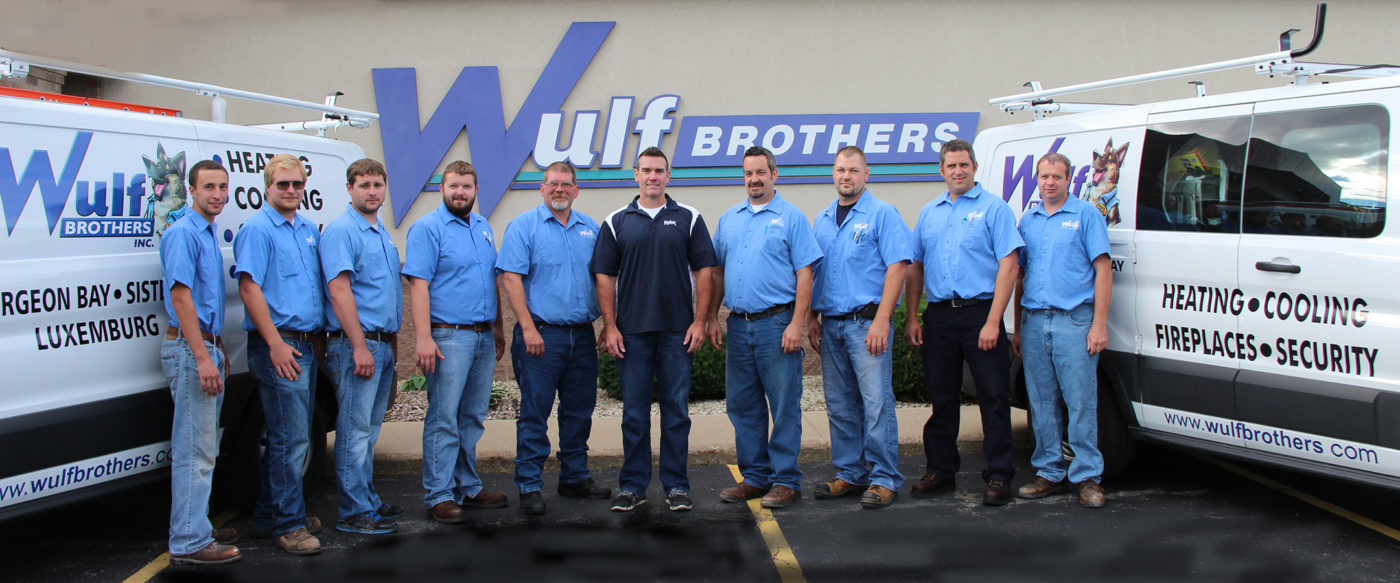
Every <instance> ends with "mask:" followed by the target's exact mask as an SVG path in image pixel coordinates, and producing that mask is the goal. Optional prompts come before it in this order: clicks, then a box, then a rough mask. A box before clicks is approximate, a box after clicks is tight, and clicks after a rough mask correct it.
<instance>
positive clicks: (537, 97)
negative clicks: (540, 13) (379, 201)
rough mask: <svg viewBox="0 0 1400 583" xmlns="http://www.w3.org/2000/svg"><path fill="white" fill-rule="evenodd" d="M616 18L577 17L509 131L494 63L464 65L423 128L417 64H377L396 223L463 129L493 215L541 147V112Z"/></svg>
mask: <svg viewBox="0 0 1400 583" xmlns="http://www.w3.org/2000/svg"><path fill="white" fill-rule="evenodd" d="M614 24H616V23H613V22H575V23H574V24H573V25H571V26H570V27H569V31H568V32H567V33H565V34H564V39H563V40H562V41H560V42H559V47H558V48H556V49H555V50H554V55H553V56H552V57H550V59H549V64H547V65H545V67H544V71H543V72H542V73H540V78H539V80H538V81H536V82H535V87H534V89H531V90H530V95H529V96H527V97H526V98H525V103H524V104H522V105H521V106H520V111H518V112H516V114H515V120H514V121H513V122H512V123H511V126H510V129H506V124H505V107H504V106H503V105H502V104H501V83H500V76H499V74H498V72H497V70H496V68H495V67H463V68H462V74H461V75H458V76H457V80H456V81H455V82H453V83H452V87H451V88H449V89H448V90H447V95H446V96H444V97H443V99H442V103H441V104H439V105H438V108H437V111H435V112H433V117H432V119H430V120H428V123H427V125H425V126H423V129H422V131H419V129H418V127H419V117H418V88H417V83H418V82H417V77H416V75H415V73H414V70H413V69H411V68H396V69H375V70H374V95H375V99H376V100H378V103H379V116H380V117H379V123H380V135H381V136H382V137H383V142H384V162H385V164H386V165H387V166H388V168H389V169H390V170H391V172H390V173H389V196H390V200H391V201H392V202H393V205H394V224H395V225H398V224H399V223H401V222H403V218H404V216H405V215H407V214H408V207H410V206H412V205H413V201H414V200H416V199H417V198H418V195H419V193H421V192H422V191H423V186H424V185H426V184H427V182H428V180H429V179H430V178H432V176H433V171H434V170H436V169H437V166H438V164H439V163H440V162H442V159H443V157H444V156H446V155H447V150H448V149H449V148H451V147H452V143H453V142H455V141H456V140H457V136H458V135H460V134H461V132H462V130H463V129H466V131H467V143H468V144H469V145H470V146H471V153H472V158H473V165H474V166H476V172H477V203H478V204H477V209H478V212H480V213H481V214H483V215H486V216H490V214H491V211H492V210H493V209H495V208H496V203H498V202H500V200H501V197H502V196H504V195H505V193H506V190H507V189H508V188H510V183H511V181H512V180H514V179H515V175H516V173H517V172H519V170H520V165H521V164H523V163H524V162H525V159H526V158H527V157H529V155H530V151H531V150H533V149H534V147H535V140H536V137H537V134H538V133H539V127H540V115H542V114H545V113H551V112H557V111H560V109H561V108H562V107H563V105H564V100H565V99H566V98H568V96H569V93H570V92H572V91H573V89H574V85H576V84H578V80H579V77H582V76H583V71H584V69H587V68H588V64H589V63H590V62H592V61H593V56H594V55H596V54H598V49H599V48H601V47H602V46H603V40H604V39H606V38H607V37H608V33H610V32H612V28H613V25H614Z"/></svg>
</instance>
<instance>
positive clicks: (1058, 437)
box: [1011, 152, 1113, 508]
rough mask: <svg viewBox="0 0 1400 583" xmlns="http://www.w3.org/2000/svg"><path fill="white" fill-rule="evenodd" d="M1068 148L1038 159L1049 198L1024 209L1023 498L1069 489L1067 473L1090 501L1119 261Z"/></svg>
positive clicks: (1017, 344) (1096, 493)
mask: <svg viewBox="0 0 1400 583" xmlns="http://www.w3.org/2000/svg"><path fill="white" fill-rule="evenodd" d="M1073 167H1074V166H1073V165H1072V164H1070V161H1069V158H1066V157H1065V156H1064V155H1063V154H1058V153H1054V152H1052V153H1049V154H1046V155H1044V156H1042V157H1041V158H1040V161H1039V162H1038V163H1036V166H1035V168H1036V182H1037V183H1038V186H1039V187H1040V205H1038V206H1036V207H1034V208H1033V209H1031V210H1029V211H1027V212H1026V214H1025V215H1023V216H1022V217H1021V236H1022V237H1023V238H1024V239H1025V240H1026V247H1025V248H1024V249H1022V250H1021V253H1020V262H1021V268H1022V270H1023V271H1022V279H1021V281H1020V284H1019V285H1017V287H1016V295H1017V298H1018V299H1019V300H1020V301H1019V304H1018V305H1017V306H1016V312H1017V318H1016V325H1015V334H1014V335H1013V336H1012V337H1011V347H1012V348H1013V349H1014V350H1016V352H1017V354H1020V355H1021V358H1022V361H1023V362H1024V363H1025V366H1026V398H1027V400H1029V401H1030V406H1031V426H1032V427H1033V428H1034V429H1035V452H1034V453H1033V454H1032V455H1031V465H1033V466H1035V470H1036V471H1035V479H1034V480H1032V481H1031V483H1029V484H1026V485H1024V486H1021V489H1020V490H1018V491H1017V492H1016V494H1017V495H1018V496H1020V497H1022V498H1044V497H1045V496H1049V495H1050V494H1054V493H1057V492H1063V491H1064V490H1065V487H1066V484H1065V480H1066V478H1068V480H1069V482H1070V483H1072V484H1074V485H1075V486H1076V488H1077V489H1078V490H1079V504H1080V505H1082V506H1084V507H1085V508H1101V507H1103V505H1104V494H1103V488H1102V487H1101V486H1099V480H1100V479H1102V478H1103V454H1101V453H1100V452H1099V443H1098V441H1099V440H1098V428H1099V425H1098V403H1099V401H1098V395H1099V390H1098V389H1099V383H1098V377H1097V375H1096V373H1095V371H1096V369H1097V367H1098V362H1099V353H1100V352H1103V349H1104V348H1105V347H1106V346H1108V305H1109V302H1110V301H1111V300H1112V296H1113V270H1112V268H1111V266H1110V261H1111V260H1110V259H1109V255H1108V226H1107V224H1106V222H1105V220H1104V216H1103V213H1101V212H1099V210H1098V209H1097V208H1094V205H1093V204H1092V203H1090V202H1087V201H1084V200H1080V199H1079V198H1078V197H1073V196H1069V175H1070V169H1071V168H1073ZM1061 399H1063V400H1064V403H1065V408H1066V409H1068V410H1069V445H1070V449H1072V450H1074V461H1072V462H1070V464H1069V471H1068V472H1066V471H1065V457H1064V453H1063V451H1062V450H1061V449H1060V443H1061V442H1062V440H1063V439H1064V433H1063V432H1062V431H1061V429H1060V400H1061Z"/></svg>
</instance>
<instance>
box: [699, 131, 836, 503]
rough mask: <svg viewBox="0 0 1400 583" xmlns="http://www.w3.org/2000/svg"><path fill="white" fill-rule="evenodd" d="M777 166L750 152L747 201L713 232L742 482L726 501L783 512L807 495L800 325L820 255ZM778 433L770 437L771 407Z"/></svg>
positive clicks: (714, 309) (717, 333) (765, 154)
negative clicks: (755, 502) (780, 185)
mask: <svg viewBox="0 0 1400 583" xmlns="http://www.w3.org/2000/svg"><path fill="white" fill-rule="evenodd" d="M777 181H778V164H777V162H776V161H775V160H774V158H773V153H772V152H770V151H768V149H767V148H763V147H761V146H754V147H751V148H749V149H748V150H746V151H745V152H744V184H745V186H747V188H748V198H747V199H746V200H745V201H744V202H741V203H739V204H737V205H735V206H734V207H733V208H730V209H729V210H728V211H725V213H724V214H723V215H721V216H720V218H719V223H718V224H717V225H716V226H715V240H714V245H715V255H716V256H717V258H718V260H719V265H718V266H717V267H716V268H715V273H714V278H715V284H714V300H713V302H712V304H713V305H712V306H711V307H710V319H711V320H710V324H709V328H710V330H709V333H710V342H711V343H713V344H714V345H715V348H719V347H720V344H721V343H722V339H723V337H724V333H723V331H721V330H720V325H719V320H718V311H719V304H720V301H721V300H722V301H724V304H725V305H726V306H729V310H730V312H729V318H728V321H727V323H728V329H729V350H728V351H726V352H725V364H724V375H725V376H724V385H725V401H726V403H725V405H726V407H725V408H726V409H727V410H728V411H729V420H730V422H731V423H733V424H734V450H735V453H736V454H737V456H738V458H739V459H738V461H739V473H740V474H741V475H742V476H743V478H744V479H743V480H742V481H740V482H739V483H738V484H736V485H734V486H732V487H730V488H727V489H725V490H724V491H722V492H720V500H721V501H724V502H741V501H744V500H748V499H751V498H757V497H759V496H762V497H763V500H762V502H761V504H762V505H763V507H764V508H785V507H787V506H789V505H791V504H792V503H794V502H796V501H797V500H799V499H800V498H801V497H802V470H801V469H800V468H798V467H797V454H798V453H800V452H801V450H802V358H803V351H802V327H803V325H804V324H805V323H806V321H807V311H808V309H809V306H810V303H811V299H812V265H813V264H814V263H816V262H817V261H818V260H820V259H821V258H822V252H821V249H820V248H818V247H817V240H816V239H815V238H813V237H812V228H811V227H810V226H808V224H807V217H805V216H803V215H802V211H801V210H798V208H797V207H795V206H793V205H792V203H789V202H787V201H785V200H783V197H782V196H779V195H778V191H777V188H776V184H777ZM770 410H771V411H772V417H773V432H772V434H771V436H770V434H769V432H768V417H769V411H770Z"/></svg>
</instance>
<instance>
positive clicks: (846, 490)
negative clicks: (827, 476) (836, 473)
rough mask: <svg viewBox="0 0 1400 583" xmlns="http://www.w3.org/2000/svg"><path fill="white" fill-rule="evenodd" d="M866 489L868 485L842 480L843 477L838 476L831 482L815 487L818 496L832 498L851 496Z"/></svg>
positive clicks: (814, 491) (814, 490)
mask: <svg viewBox="0 0 1400 583" xmlns="http://www.w3.org/2000/svg"><path fill="white" fill-rule="evenodd" d="M865 489H866V486H861V485H857V484H852V483H850V482H847V481H845V480H842V479H841V478H836V479H835V480H832V481H830V482H822V483H820V484H817V487H816V488H814V489H813V493H814V494H815V495H816V496H817V497H818V498H822V499H831V498H840V497H842V496H850V495H852V494H859V493H861V492H863V491H865Z"/></svg>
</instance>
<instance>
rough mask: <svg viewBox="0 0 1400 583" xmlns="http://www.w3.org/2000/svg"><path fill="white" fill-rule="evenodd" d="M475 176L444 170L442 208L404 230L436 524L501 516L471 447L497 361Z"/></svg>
mask: <svg viewBox="0 0 1400 583" xmlns="http://www.w3.org/2000/svg"><path fill="white" fill-rule="evenodd" d="M475 203H476V169H475V168H473V167H472V165H471V164H468V163H466V162H465V161H462V160H457V161H454V162H452V163H450V164H448V165H447V168H445V169H443V171H442V206H440V207H438V208H437V209H435V210H433V212H430V213H428V214H426V215H424V216H423V218H421V219H418V221H417V222H415V223H414V224H413V227H412V228H411V229H409V230H408V244H407V245H408V251H407V259H406V260H405V261H404V265H403V274H404V276H406V277H408V301H409V305H410V306H411V307H412V315H413V330H414V336H415V342H414V346H415V352H416V358H417V361H418V368H419V369H420V370H422V371H423V375H424V376H426V377H427V381H428V383H427V384H428V412H427V414H426V415H425V416H424V418H423V490H425V491H426V493H425V494H424V495H423V503H424V504H425V505H426V506H427V507H428V513H429V514H430V515H432V517H433V519H434V520H437V521H438V522H442V523H445V524H455V523H458V522H461V521H462V507H464V506H465V507H468V508H503V507H505V506H506V505H507V504H508V503H509V502H508V500H507V498H506V495H505V493H504V492H490V491H487V490H486V489H484V488H483V487H482V484H481V477H480V476H478V475H477V474H476V442H477V441H478V440H480V439H481V434H482V433H483V432H484V430H485V428H486V426H485V421H486V410H487V409H488V408H489V407H490V404H491V377H492V373H494V372H495V363H496V361H497V360H500V359H501V357H503V356H505V341H506V340H505V333H504V332H503V330H502V329H501V304H500V302H499V301H497V300H498V298H497V295H496V273H495V266H496V244H495V235H494V232H493V231H492V230H491V223H488V222H486V217H483V216H481V215H480V214H477V213H474V212H472V205H474V204H475Z"/></svg>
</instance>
